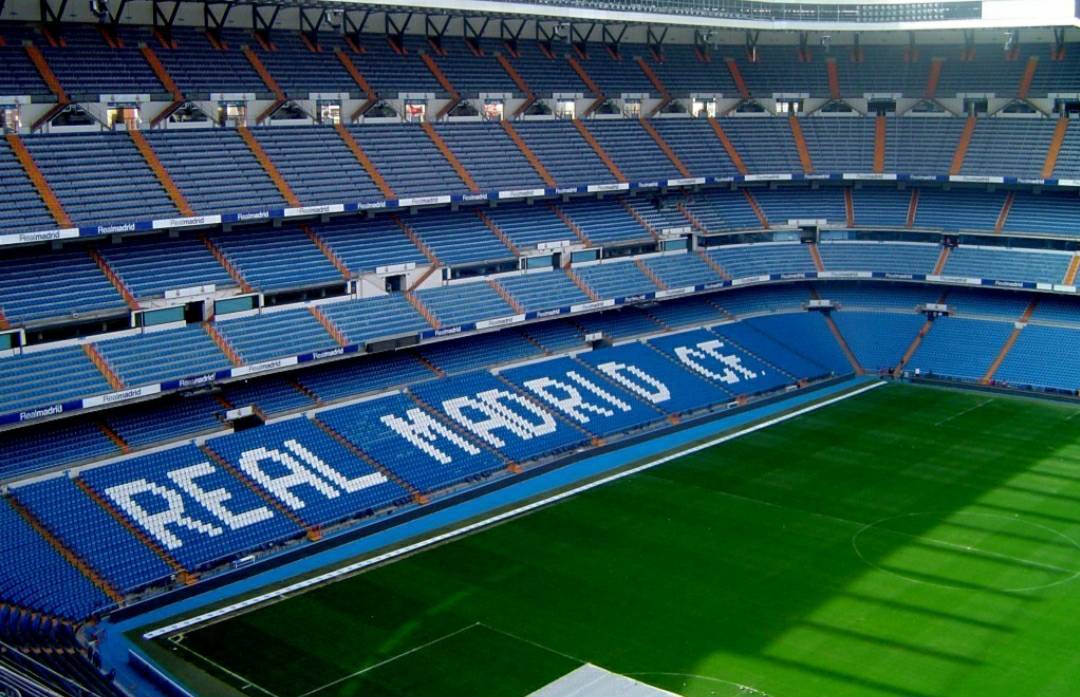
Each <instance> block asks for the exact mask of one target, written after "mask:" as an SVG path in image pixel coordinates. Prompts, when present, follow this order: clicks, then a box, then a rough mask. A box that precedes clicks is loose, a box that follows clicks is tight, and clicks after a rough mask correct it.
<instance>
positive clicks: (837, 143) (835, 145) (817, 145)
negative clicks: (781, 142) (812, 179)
mask: <svg viewBox="0 0 1080 697" xmlns="http://www.w3.org/2000/svg"><path fill="white" fill-rule="evenodd" d="M799 123H800V124H801V126H802V132H803V138H804V139H805V140H806V149H807V150H808V151H809V152H810V160H811V161H812V162H813V163H814V170H815V171H817V172H873V171H874V120H873V119H869V118H859V117H836V118H816V119H815V118H804V119H800V120H799Z"/></svg>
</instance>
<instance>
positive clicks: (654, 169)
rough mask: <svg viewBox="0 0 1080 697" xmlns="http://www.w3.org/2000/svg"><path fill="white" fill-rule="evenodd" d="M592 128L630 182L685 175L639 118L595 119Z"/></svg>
mask: <svg viewBox="0 0 1080 697" xmlns="http://www.w3.org/2000/svg"><path fill="white" fill-rule="evenodd" d="M589 130H590V131H591V132H592V134H593V136H594V137H595V138H596V140H597V142H599V143H600V146H601V147H602V148H603V149H604V150H605V151H607V154H608V155H609V156H610V157H611V159H613V160H614V161H615V164H617V165H618V166H619V169H620V170H621V171H622V173H623V175H625V176H626V178H627V179H629V180H630V181H649V180H651V179H678V178H679V177H681V176H682V174H680V173H679V170H677V169H676V168H675V165H674V164H672V162H671V160H669V159H668V157H667V155H665V154H664V151H663V150H661V149H660V146H658V145H657V144H656V141H655V140H653V139H652V137H651V136H650V135H649V134H648V133H647V132H646V131H645V128H644V127H643V126H642V125H641V123H640V122H638V121H637V120H635V119H606V120H595V121H591V122H590V123H589ZM684 165H685V163H684Z"/></svg>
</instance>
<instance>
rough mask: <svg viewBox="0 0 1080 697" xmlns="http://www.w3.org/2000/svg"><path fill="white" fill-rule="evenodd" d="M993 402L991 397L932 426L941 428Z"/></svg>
mask: <svg viewBox="0 0 1080 697" xmlns="http://www.w3.org/2000/svg"><path fill="white" fill-rule="evenodd" d="M993 401H994V398H993V397H991V398H989V399H984V400H983V401H981V402H979V403H978V404H976V405H975V406H972V407H968V408H967V409H964V410H963V411H958V412H956V413H955V414H951V415H949V416H946V417H945V418H944V419H942V420H941V421H938V422H937V423H935V424H934V425H935V426H942V425H944V424H947V423H949V422H950V421H952V420H954V419H959V418H960V417H961V416H964V415H965V414H970V413H971V412H973V411H975V410H976V409H979V408H981V407H985V406H986V405H987V404H990V403H991V402H993Z"/></svg>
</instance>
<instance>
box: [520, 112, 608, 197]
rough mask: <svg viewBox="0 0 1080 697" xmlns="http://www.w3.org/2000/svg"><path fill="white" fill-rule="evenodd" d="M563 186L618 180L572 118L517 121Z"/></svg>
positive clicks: (553, 175) (529, 141) (527, 139)
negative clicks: (566, 119)
mask: <svg viewBox="0 0 1080 697" xmlns="http://www.w3.org/2000/svg"><path fill="white" fill-rule="evenodd" d="M514 128H515V129H517V132H518V133H519V134H520V135H521V138H522V140H524V141H525V144H526V145H528V146H529V149H530V150H532V151H533V152H534V153H536V156H537V157H538V158H540V161H541V162H543V163H544V167H546V168H547V171H548V172H549V173H550V174H551V176H552V177H554V179H555V181H556V182H558V184H559V186H584V185H586V184H603V183H608V182H612V181H614V180H615V177H614V175H612V173H611V170H609V169H608V168H607V167H606V166H605V165H604V163H603V162H602V161H601V160H600V157H599V156H597V154H596V153H595V152H594V151H593V149H592V148H591V147H589V144H588V143H587V142H585V139H584V138H582V137H581V134H580V133H578V131H577V129H576V128H574V124H573V123H571V122H569V121H521V122H519V123H516V124H515V125H514Z"/></svg>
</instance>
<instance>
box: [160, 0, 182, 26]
mask: <svg viewBox="0 0 1080 697" xmlns="http://www.w3.org/2000/svg"><path fill="white" fill-rule="evenodd" d="M165 5H166V2H165V0H154V26H155V27H164V28H166V29H172V27H173V24H174V23H175V22H176V15H177V13H179V12H180V2H179V0H176V1H175V2H173V4H172V9H171V10H169V11H168V12H166V11H165V9H164V7H165Z"/></svg>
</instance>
